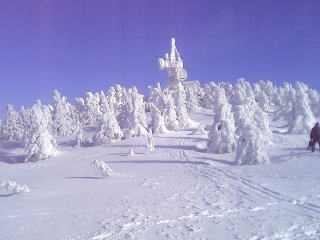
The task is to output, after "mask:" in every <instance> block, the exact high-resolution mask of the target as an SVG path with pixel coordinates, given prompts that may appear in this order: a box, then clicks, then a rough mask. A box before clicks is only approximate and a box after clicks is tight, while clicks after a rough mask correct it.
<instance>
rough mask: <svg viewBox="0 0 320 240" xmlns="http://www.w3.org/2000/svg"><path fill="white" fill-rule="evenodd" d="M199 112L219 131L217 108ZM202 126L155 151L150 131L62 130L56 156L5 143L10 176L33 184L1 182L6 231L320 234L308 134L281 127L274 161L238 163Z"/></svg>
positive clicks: (163, 139) (18, 235)
mask: <svg viewBox="0 0 320 240" xmlns="http://www.w3.org/2000/svg"><path fill="white" fill-rule="evenodd" d="M191 117H192V119H193V121H195V122H196V123H204V124H205V125H207V127H206V130H207V131H208V130H209V127H210V126H208V125H210V124H211V123H212V116H211V114H210V111H206V110H203V111H202V112H199V113H194V114H192V116H191ZM196 127H197V126H196V124H195V125H194V127H193V128H190V129H187V130H184V131H177V132H169V133H167V134H163V135H160V136H156V137H155V144H156V150H155V152H154V153H152V154H145V153H146V152H147V149H146V147H145V144H146V140H147V139H146V137H140V138H131V139H127V140H124V141H120V142H117V143H113V144H109V145H105V146H88V145H87V146H86V147H81V148H75V147H73V146H74V145H75V137H74V138H70V137H61V138H59V139H58V146H59V148H58V150H59V153H58V154H57V155H56V156H55V157H53V158H51V159H48V160H45V161H40V162H34V163H20V162H22V161H23V159H24V157H25V156H24V153H23V148H21V146H20V145H19V144H18V143H15V142H2V143H1V151H0V180H12V181H15V182H17V183H18V184H25V185H27V186H28V188H29V189H30V192H26V193H19V194H14V193H11V192H8V191H7V190H5V189H1V190H0V226H1V227H0V239H91V240H100V239H252V240H253V239H319V238H320V186H319V183H320V174H319V172H320V152H319V151H316V152H315V153H311V152H309V151H308V150H307V149H306V145H307V141H308V136H306V135H287V134H284V133H276V132H281V129H279V128H277V127H274V134H273V136H272V143H271V144H270V145H269V148H268V154H269V157H270V161H271V163H272V164H270V165H266V166H236V165H234V161H233V158H234V153H232V154H219V155H218V154H211V153H206V152H205V151H204V149H205V146H206V139H207V136H201V135H192V133H193V132H194V130H195V129H196ZM87 134H90V132H87ZM130 149H132V150H133V151H134V153H135V154H134V155H130V154H129V151H130ZM94 160H98V161H105V162H106V163H107V164H108V165H109V166H110V167H111V169H112V170H113V173H112V174H111V176H109V177H105V178H104V177H102V175H101V174H100V172H99V171H98V170H97V169H95V168H93V167H92V166H90V163H91V162H92V161H94ZM13 162H14V163H15V164H12V163H13Z"/></svg>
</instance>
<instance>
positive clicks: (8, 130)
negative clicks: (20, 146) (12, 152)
mask: <svg viewBox="0 0 320 240" xmlns="http://www.w3.org/2000/svg"><path fill="white" fill-rule="evenodd" d="M22 136H23V122H22V118H21V116H20V114H19V113H18V112H17V111H16V110H15V109H14V107H13V106H12V105H10V104H9V105H8V106H7V113H6V118H5V119H4V120H3V121H2V124H1V138H2V139H6V140H12V139H14V140H18V141H21V140H22Z"/></svg>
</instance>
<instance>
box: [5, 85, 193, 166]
mask: <svg viewBox="0 0 320 240" xmlns="http://www.w3.org/2000/svg"><path fill="white" fill-rule="evenodd" d="M156 89H157V90H159V91H158V93H157V97H158V99H157V101H161V105H160V106H159V105H158V103H157V102H156V101H153V100H151V99H152V97H155V94H153V93H151V95H152V96H151V95H150V99H149V100H148V101H146V99H145V98H144V96H143V95H142V94H141V93H139V91H138V89H137V88H136V87H131V88H128V89H126V88H124V87H122V86H120V85H115V86H114V87H111V88H110V89H109V90H108V91H107V93H104V92H103V91H101V92H100V93H96V94H93V93H91V92H88V93H87V94H86V97H85V98H76V99H75V100H76V103H75V104H74V105H73V104H71V103H70V102H68V101H67V98H66V97H64V96H62V95H61V94H60V93H59V92H58V91H54V92H53V104H52V105H44V104H42V103H41V102H40V101H38V102H37V103H36V104H34V105H33V106H32V107H31V108H30V109H25V108H23V107H22V108H21V110H20V111H19V112H18V111H16V110H15V109H14V107H13V106H12V105H8V107H7V113H6V117H5V118H4V120H3V121H2V122H1V126H0V136H1V139H6V140H17V141H21V142H23V143H24V144H25V146H26V149H27V152H28V157H27V159H26V160H27V161H28V160H39V159H44V158H47V157H49V156H51V155H53V154H54V152H55V148H56V142H55V138H54V137H53V136H68V135H73V134H76V135H77V136H81V131H82V128H83V127H85V126H96V127H97V132H96V133H95V134H94V136H93V138H92V141H93V143H94V144H96V145H100V144H107V143H111V142H114V141H118V140H120V139H122V138H128V137H135V136H146V135H147V134H148V129H149V128H152V129H153V132H154V134H161V133H164V132H166V131H168V130H178V129H182V128H185V127H188V126H190V124H191V120H190V118H189V116H188V114H187V107H186V93H185V90H184V88H183V86H182V85H181V84H180V85H179V86H178V87H177V88H175V89H170V90H169V89H166V90H164V91H162V90H161V89H160V87H159V86H158V87H157V88H153V90H154V92H157V90H156ZM150 91H151V88H150ZM147 111H149V112H151V114H150V115H151V121H147V114H146V112H147ZM80 138H81V137H80Z"/></svg>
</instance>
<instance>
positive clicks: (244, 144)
mask: <svg viewBox="0 0 320 240" xmlns="http://www.w3.org/2000/svg"><path fill="white" fill-rule="evenodd" d="M259 134H261V133H260V131H259V129H258V128H257V127H256V126H255V125H247V126H246V127H245V128H243V129H241V133H240V136H239V139H238V142H237V151H236V157H235V162H236V164H237V165H252V164H254V165H262V164H268V163H269V158H268V155H267V153H266V145H265V142H264V140H263V138H261V137H260V135H259Z"/></svg>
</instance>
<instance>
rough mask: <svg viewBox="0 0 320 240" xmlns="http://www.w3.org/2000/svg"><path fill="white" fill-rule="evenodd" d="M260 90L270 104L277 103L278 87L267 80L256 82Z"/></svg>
mask: <svg viewBox="0 0 320 240" xmlns="http://www.w3.org/2000/svg"><path fill="white" fill-rule="evenodd" d="M258 84H259V87H260V89H261V91H262V92H263V93H264V94H265V95H266V96H267V99H268V102H269V103H270V104H271V105H272V104H274V105H279V94H278V88H277V87H276V86H274V85H273V83H272V82H271V81H269V80H267V81H263V80H260V81H259V82H258Z"/></svg>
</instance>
